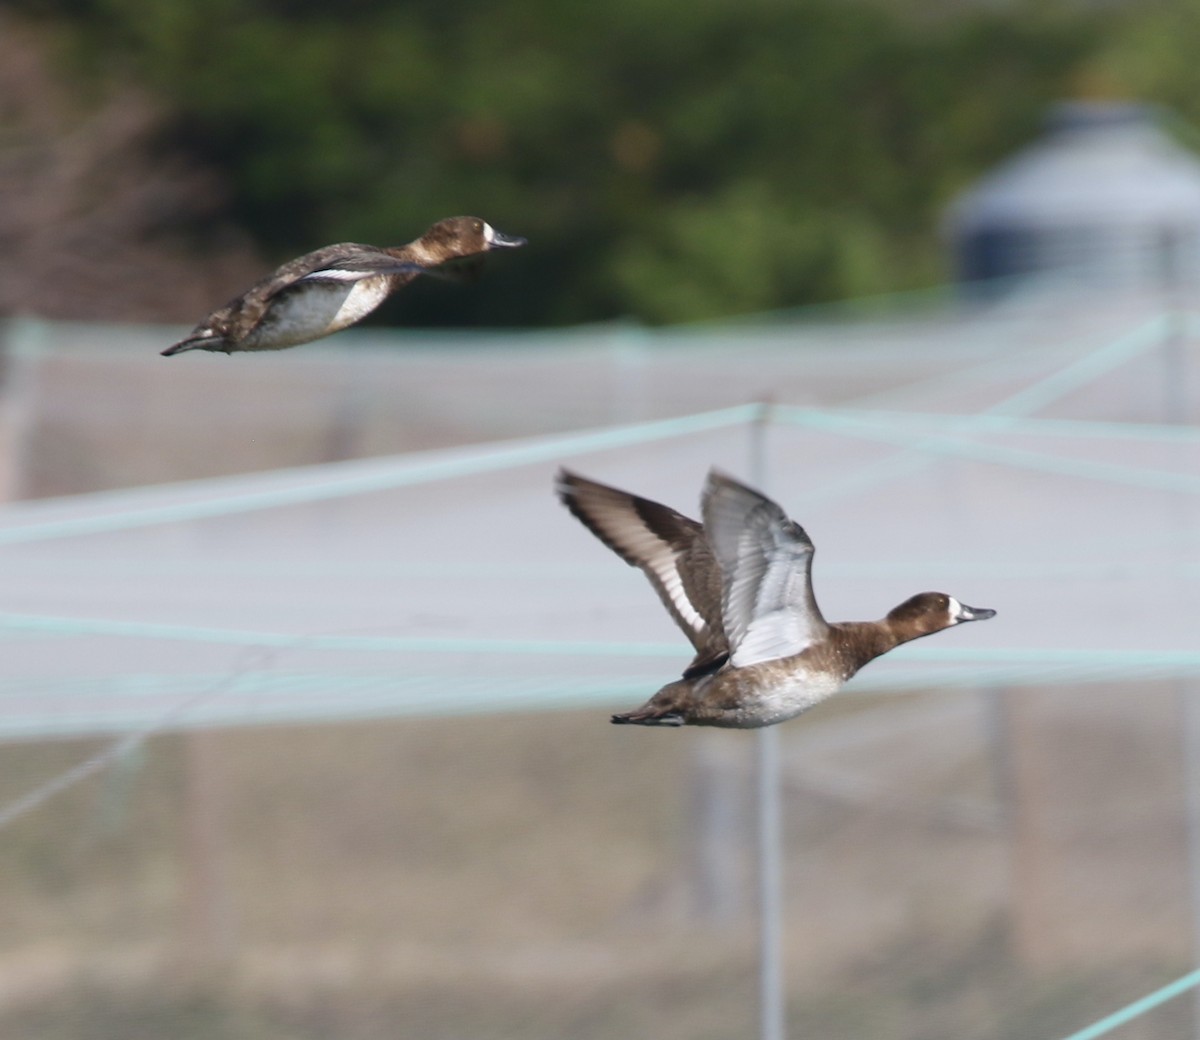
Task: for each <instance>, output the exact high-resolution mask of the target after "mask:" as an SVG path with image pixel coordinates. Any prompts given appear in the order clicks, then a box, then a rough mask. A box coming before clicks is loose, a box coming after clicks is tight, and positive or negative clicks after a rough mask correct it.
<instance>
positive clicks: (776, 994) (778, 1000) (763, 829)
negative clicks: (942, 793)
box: [750, 404, 787, 1040]
mask: <svg viewBox="0 0 1200 1040" xmlns="http://www.w3.org/2000/svg"><path fill="white" fill-rule="evenodd" d="M769 420H770V405H769V404H763V405H762V407H761V409H760V410H759V413H758V416H757V417H756V418H755V420H754V422H753V424H752V425H751V427H750V483H751V484H753V485H754V486H755V487H757V488H758V489H759V490H761V491H765V490H766V488H765V484H766V443H765V442H766V433H767V423H768V421H769ZM756 736H757V740H758V743H757V751H758V769H757V775H758V784H757V788H758V789H757V802H758V907H759V909H758V912H759V936H758V941H759V947H758V948H759V1008H760V1010H759V1015H760V1018H759V1037H760V1040H784V1037H785V1036H786V1035H787V1029H786V1023H785V1002H784V992H783V920H782V918H783V841H782V832H783V827H782V821H781V811H780V797H779V787H780V784H779V731H778V730H777V729H776V728H775V727H773V726H766V727H764V728H763V729H760V730H758V731H757V734H756Z"/></svg>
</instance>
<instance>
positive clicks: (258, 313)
mask: <svg viewBox="0 0 1200 1040" xmlns="http://www.w3.org/2000/svg"><path fill="white" fill-rule="evenodd" d="M426 270H427V269H426V268H425V267H422V266H421V265H420V264H416V263H412V262H411V261H403V260H398V259H397V258H396V257H394V256H390V255H389V254H388V253H385V252H383V251H382V250H380V249H377V248H376V247H375V246H366V245H359V244H358V243H357V242H341V243H338V244H337V245H332V246H324V247H322V248H321V249H315V250H313V251H312V252H311V253H305V254H304V255H303V256H298V257H296V259H295V260H289V261H288V262H287V263H286V264H284V265H283V266H281V267H279V268H278V269H277V270H275V271H274V272H272V273H271V274H269V275H267V277H266V278H264V279H263V280H262V281H261V282H258V283H257V284H255V285H253V286H251V287H250V288H249V289H248V290H246V292H244V293H242V295H241V296H239V297H237V298H236V299H234V300H231V301H230V302H229V303H227V304H226V305H225V306H224V307H222V308H221V309H220V310H219V311H215V312H213V314H212V315H210V316H209V318H208V319H207V321H206V322H204V323H202V324H203V325H205V326H209V327H213V328H221V329H224V328H228V327H230V326H231V325H233V324H234V322H235V321H236V323H237V325H238V326H240V327H241V328H242V330H243V331H242V335H243V336H245V335H246V334H247V333H249V332H250V331H251V330H252V329H254V328H255V327H257V325H258V323H259V322H260V321H262V319H263V315H265V314H266V313H267V309H268V308H269V307H270V305H271V303H272V302H273V301H274V300H275V299H277V298H278V297H280V296H282V295H284V294H286V293H288V292H290V291H294V290H296V289H297V288H299V287H300V286H303V285H304V284H305V283H311V282H332V283H340V284H349V283H351V282H357V281H361V280H362V279H363V278H370V277H372V276H374V275H379V274H399V275H406V276H407V277H405V278H404V279H403V283H404V284H407V283H408V282H410V281H412V280H413V279H414V278H416V277H417V276H418V275H420V274H423V273H424V272H425V271H426Z"/></svg>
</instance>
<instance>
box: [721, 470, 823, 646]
mask: <svg viewBox="0 0 1200 1040" xmlns="http://www.w3.org/2000/svg"><path fill="white" fill-rule="evenodd" d="M701 508H702V512H703V516H704V533H705V537H706V538H707V539H708V543H709V545H710V546H711V547H712V552H713V555H714V556H715V558H716V561H717V563H718V565H719V566H720V570H721V584H722V599H721V616H722V621H723V623H724V626H725V632H726V634H727V635H728V638H729V649H730V653H731V654H732V656H731V658H730V660H731V663H732V664H733V665H734V667H736V668H742V667H745V666H746V665H751V664H757V663H758V662H760V661H770V660H774V659H775V658H779V657H789V656H791V655H793V654H798V653H801V652H802V651H803V650H805V649H806V648H807V647H809V646H811V645H812V644H813V643H814V642H817V641H818V640H820V639H821V638H822V637H823V636H824V635H825V634H826V633H827V632H828V629H829V626H828V625H827V624H826V623H825V619H824V618H823V617H822V616H821V611H820V610H819V609H818V608H817V603H816V600H815V599H814V598H813V592H812V580H811V574H812V558H813V543H812V541H811V540H810V539H809V537H808V535H807V534H805V533H804V529H803V528H802V527H801V526H800V525H799V524H797V523H795V522H794V521H792V520H789V519H788V517H787V515H786V514H785V513H784V511H783V510H782V509H780V508H779V506H777V505H776V504H775V503H774V502H772V501H771V500H770V499H769V498H767V497H766V496H765V495H762V494H760V493H759V492H757V491H755V490H753V489H752V488H748V487H746V486H745V485H744V484H740V483H738V481H736V480H734V479H732V478H731V477H728V476H726V475H725V474H723V473H719V472H717V471H716V470H713V471H711V472H710V473H709V475H708V482H707V484H706V485H705V488H704V495H703V498H702V504H701Z"/></svg>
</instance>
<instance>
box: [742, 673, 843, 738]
mask: <svg viewBox="0 0 1200 1040" xmlns="http://www.w3.org/2000/svg"><path fill="white" fill-rule="evenodd" d="M842 686H843V683H842V681H841V680H840V679H838V678H837V677H835V676H832V675H824V674H819V675H798V674H795V673H793V674H792V675H789V676H787V677H786V678H784V679H783V680H781V681H778V682H773V683H771V684H770V685H767V686H764V687H763V688H762V689H761V690H759V692H758V696H757V697H756V698H755V701H756V703H755V705H754V708H753V716H754V719H753V723H752V725H754V726H773V725H775V723H777V722H786V721H787V720H788V719H794V718H795V717H796V716H797V715H799V714H800V713H801V712H804V711H808V709H809V708H811V707H813V706H814V705H816V704H820V703H821V701H823V700H825V698H827V697H831V696H833V694H835V693H837V692H838V690H840V689H841V688H842Z"/></svg>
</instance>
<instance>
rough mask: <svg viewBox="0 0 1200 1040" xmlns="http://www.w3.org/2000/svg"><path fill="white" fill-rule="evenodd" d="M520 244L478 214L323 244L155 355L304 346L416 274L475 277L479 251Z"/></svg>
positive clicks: (356, 316)
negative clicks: (413, 233) (421, 230)
mask: <svg viewBox="0 0 1200 1040" xmlns="http://www.w3.org/2000/svg"><path fill="white" fill-rule="evenodd" d="M524 244H525V239H523V238H517V237H516V236H513V235H505V234H501V233H500V232H499V231H497V230H496V229H495V228H493V227H492V226H491V225H490V224H489V223H488V222H487V221H486V220H480V219H479V217H450V218H448V219H446V220H439V221H438V222H437V223H436V224H434V225H433V227H431V228H430V229H429V230H428V231H426V232H425V234H423V235H422V236H421V237H420V238H418V239H416V240H415V241H412V242H409V244H408V245H406V246H399V247H397V248H389V247H380V246H366V245H359V244H358V243H356V242H342V243H340V244H338V245H333V246H325V247H324V248H323V249H318V250H316V251H315V252H312V253H306V254H305V255H304V256H301V257H297V258H296V259H295V260H290V261H288V262H287V263H286V264H284V265H283V266H282V267H280V268H279V270H277V271H276V272H275V273H274V274H272V275H269V276H268V277H266V278H264V279H263V280H262V281H261V282H259V283H258V284H257V285H255V286H252V287H251V288H250V289H247V290H246V291H245V292H244V293H242V295H241V296H239V297H237V299H234V300H231V301H230V302H229V303H227V304H226V305H225V306H224V307H221V308H220V309H219V310H215V311H213V312H212V314H210V315H209V316H208V317H207V318H205V319H204V320H203V321H202V322H200V324H199V325H197V326H196V327H195V328H194V329H193V330H192V331H191V332H190V333H188V335H187V336H185V337H184V338H183V339H181V340H180V341H179V342H178V343H176V344H175V345H174V346H170V347H167V349H166V350H164V351H163V354H164V355H165V356H167V357H169V356H171V355H172V354H181V353H183V352H184V351H185V350H215V351H221V352H223V353H225V354H232V353H234V352H235V351H242V350H282V349H283V348H284V347H294V346H296V345H298V344H300V343H309V342H311V341H312V340H314V339H320V338H321V337H322V336H328V335H329V334H330V333H333V332H337V331H339V330H340V329H344V328H346V326H348V325H353V324H354V323H355V322H356V321H359V320H361V319H362V318H365V317H366V316H367V315H368V314H370V313H371V311H373V310H374V309H375V308H376V307H378V306H379V305H380V304H381V303H383V301H384V300H385V299H387V297H388V296H389V295H391V294H392V293H394V292H395V291H396V290H397V289H400V288H403V287H404V286H406V285H407V284H408V283H409V282H411V281H412V280H413V279H414V278H416V277H418V276H419V275H422V274H430V275H435V276H438V277H443V278H451V279H454V280H464V279H469V278H472V277H474V276H475V275H477V274H478V272H479V269H480V267H481V266H482V264H483V257H484V255H485V254H486V253H488V252H490V251H491V250H493V249H511V248H514V247H516V246H522V245H524Z"/></svg>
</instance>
